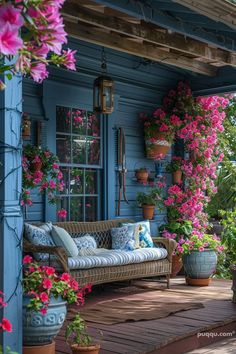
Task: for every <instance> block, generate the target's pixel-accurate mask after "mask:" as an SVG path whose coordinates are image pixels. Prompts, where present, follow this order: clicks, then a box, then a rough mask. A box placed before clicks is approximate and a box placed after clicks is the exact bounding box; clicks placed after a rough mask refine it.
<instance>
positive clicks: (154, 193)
mask: <svg viewBox="0 0 236 354" xmlns="http://www.w3.org/2000/svg"><path fill="white" fill-rule="evenodd" d="M136 200H137V203H138V205H139V206H141V207H142V208H143V218H144V219H145V220H147V219H153V215H154V210H155V207H156V206H162V196H161V192H160V190H159V188H152V189H151V191H150V192H149V193H144V192H139V193H138V194H137V197H136Z"/></svg>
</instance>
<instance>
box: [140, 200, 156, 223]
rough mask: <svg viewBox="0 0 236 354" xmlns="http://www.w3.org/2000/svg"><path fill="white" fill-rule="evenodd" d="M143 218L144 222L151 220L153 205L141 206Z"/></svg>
mask: <svg viewBox="0 0 236 354" xmlns="http://www.w3.org/2000/svg"><path fill="white" fill-rule="evenodd" d="M142 208H143V218H144V220H152V219H153V215H154V210H155V205H147V204H143V205H142Z"/></svg>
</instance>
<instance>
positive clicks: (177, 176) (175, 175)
mask: <svg viewBox="0 0 236 354" xmlns="http://www.w3.org/2000/svg"><path fill="white" fill-rule="evenodd" d="M172 180H173V183H181V182H182V171H181V170H177V171H174V172H172Z"/></svg>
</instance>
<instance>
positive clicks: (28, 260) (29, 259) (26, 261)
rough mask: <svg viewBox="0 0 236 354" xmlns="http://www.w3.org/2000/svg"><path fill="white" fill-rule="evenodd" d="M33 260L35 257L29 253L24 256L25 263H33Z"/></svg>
mask: <svg viewBox="0 0 236 354" xmlns="http://www.w3.org/2000/svg"><path fill="white" fill-rule="evenodd" d="M32 260H33V258H32V257H31V256H29V255H26V256H25V257H24V258H23V264H29V263H31V262H32Z"/></svg>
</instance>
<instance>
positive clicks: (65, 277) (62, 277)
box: [61, 273, 70, 282]
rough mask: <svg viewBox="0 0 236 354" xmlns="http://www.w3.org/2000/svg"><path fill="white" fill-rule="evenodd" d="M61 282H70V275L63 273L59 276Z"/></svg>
mask: <svg viewBox="0 0 236 354" xmlns="http://www.w3.org/2000/svg"><path fill="white" fill-rule="evenodd" d="M61 280H63V281H66V282H69V281H70V274H68V273H63V274H62V275H61Z"/></svg>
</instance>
